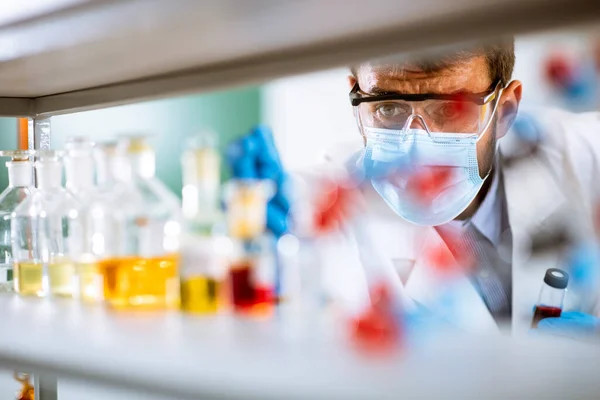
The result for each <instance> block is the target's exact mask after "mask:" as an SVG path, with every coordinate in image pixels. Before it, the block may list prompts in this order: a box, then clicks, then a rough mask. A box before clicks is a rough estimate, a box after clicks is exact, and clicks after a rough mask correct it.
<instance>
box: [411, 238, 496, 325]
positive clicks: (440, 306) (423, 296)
mask: <svg viewBox="0 0 600 400" xmlns="http://www.w3.org/2000/svg"><path fill="white" fill-rule="evenodd" d="M421 235H422V236H421V237H420V238H419V239H418V240H417V242H418V243H421V246H420V249H419V250H418V252H417V254H419V257H418V258H417V260H416V262H415V266H414V268H413V272H412V274H411V275H410V277H409V279H408V282H407V284H406V293H407V294H408V296H410V297H411V298H412V299H413V300H415V301H416V302H418V303H420V304H421V305H423V306H425V307H426V308H427V309H428V310H430V311H431V312H433V313H434V314H436V315H437V316H438V317H441V318H443V319H446V320H447V321H448V322H449V323H451V324H453V325H455V326H457V327H458V328H460V329H464V330H466V331H470V332H487V331H495V330H497V326H496V323H495V322H494V319H493V317H492V315H491V314H490V312H489V310H488V308H487V306H486V305H485V303H484V302H483V300H482V299H481V297H480V295H479V293H478V292H477V290H476V289H475V287H474V286H473V284H472V283H471V281H470V280H469V279H468V278H467V276H466V275H465V274H464V273H462V272H460V271H456V272H452V273H451V275H448V276H445V275H443V274H440V273H439V271H436V270H435V268H434V267H433V266H432V265H431V264H430V262H429V261H428V255H429V254H430V251H431V249H434V248H437V249H439V250H440V251H445V252H448V256H449V257H451V258H452V259H454V257H453V256H452V255H451V254H452V253H451V252H450V249H449V248H448V246H447V245H446V243H445V242H444V241H443V239H442V238H441V237H440V235H439V234H438V232H437V231H436V230H435V228H433V227H427V228H426V229H424V230H423V231H422V232H421Z"/></svg>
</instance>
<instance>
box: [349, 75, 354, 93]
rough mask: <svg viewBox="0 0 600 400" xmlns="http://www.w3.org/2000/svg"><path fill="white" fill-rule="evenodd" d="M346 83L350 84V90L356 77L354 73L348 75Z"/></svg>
mask: <svg viewBox="0 0 600 400" xmlns="http://www.w3.org/2000/svg"><path fill="white" fill-rule="evenodd" d="M348 85H349V86H350V90H352V88H353V87H354V85H356V78H355V77H354V75H348Z"/></svg>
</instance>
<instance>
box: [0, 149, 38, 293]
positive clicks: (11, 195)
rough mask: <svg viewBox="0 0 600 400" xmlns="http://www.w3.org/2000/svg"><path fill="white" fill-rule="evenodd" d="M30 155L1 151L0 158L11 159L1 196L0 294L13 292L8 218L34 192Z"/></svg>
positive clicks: (31, 154) (21, 151)
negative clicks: (6, 182)
mask: <svg viewBox="0 0 600 400" xmlns="http://www.w3.org/2000/svg"><path fill="white" fill-rule="evenodd" d="M33 154H34V152H33V151H29V150H12V151H0V157H10V158H11V160H10V161H7V162H6V168H7V169H8V187H7V188H6V189H4V191H3V192H2V193H1V194H0V292H12V291H13V290H14V287H13V256H12V239H11V219H12V214H13V212H14V211H15V209H16V208H17V206H18V205H19V204H21V202H23V200H25V199H26V198H27V197H29V196H30V195H31V193H32V191H33V190H34V188H33V162H32V161H31V158H32V156H33Z"/></svg>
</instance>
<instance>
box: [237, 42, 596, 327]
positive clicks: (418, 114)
mask: <svg viewBox="0 0 600 400" xmlns="http://www.w3.org/2000/svg"><path fill="white" fill-rule="evenodd" d="M514 62H515V55H514V42H513V39H512V38H511V39H508V40H505V39H503V40H499V41H496V42H493V43H486V44H482V45H480V46H477V47H474V48H469V49H465V50H462V51H457V52H455V53H453V54H448V55H446V56H444V57H440V58H436V59H429V60H416V61H412V62H404V63H365V64H361V65H360V66H358V67H356V68H353V69H352V75H351V76H350V77H349V83H350V89H351V92H350V99H351V102H352V105H353V107H354V113H355V116H356V119H357V124H358V127H359V130H360V133H361V135H362V138H363V145H364V149H363V150H361V151H360V152H359V153H357V154H355V155H354V156H353V157H343V158H341V159H336V158H335V157H333V161H334V163H337V164H340V165H345V167H346V168H347V169H349V170H356V169H358V170H359V171H360V172H361V173H362V174H363V176H364V177H365V181H367V182H369V183H370V185H368V187H367V188H366V189H365V190H363V192H364V193H365V197H366V198H367V204H368V206H367V208H369V209H371V210H367V211H368V212H366V215H368V216H370V217H372V218H370V219H371V222H373V221H374V222H375V223H374V225H375V226H376V227H377V228H376V229H375V230H374V231H369V230H368V227H367V226H366V225H362V226H361V227H360V228H359V229H356V230H355V235H354V238H353V239H352V240H353V242H354V243H355V245H356V246H355V247H356V248H357V249H358V251H357V253H356V256H357V257H356V258H359V259H361V261H362V262H363V263H365V260H368V259H372V258H373V255H374V254H375V251H374V250H373V248H374V247H378V250H377V254H378V256H377V257H379V256H381V255H382V254H383V257H384V258H386V259H387V260H388V261H390V260H391V261H392V262H393V261H394V260H399V259H405V258H414V259H415V261H414V266H413V268H412V272H411V273H410V275H409V277H408V279H407V282H406V285H405V293H406V294H407V295H408V296H409V297H410V298H411V299H412V300H415V301H416V302H417V303H419V304H421V305H423V306H425V307H427V308H429V309H430V310H431V311H433V312H434V313H436V314H438V315H439V316H440V317H442V318H446V319H449V320H451V322H453V323H455V324H456V325H458V326H460V327H462V328H465V329H469V330H487V329H489V328H491V327H495V326H496V324H501V325H502V324H503V323H504V322H506V321H511V319H512V325H513V327H514V328H516V329H522V328H529V326H530V324H531V317H532V308H533V306H534V304H535V303H536V301H537V294H538V291H539V288H540V286H541V284H542V278H543V276H544V271H545V270H546V269H547V268H551V267H555V266H557V265H558V266H562V265H561V264H560V261H561V260H560V259H559V257H561V256H562V253H560V252H558V251H555V252H554V253H553V252H550V255H548V254H544V256H543V257H538V256H537V255H536V254H533V255H532V254H531V251H530V250H531V246H529V245H528V244H529V243H531V238H535V237H536V235H539V234H540V233H547V232H549V231H552V229H549V228H547V227H546V225H558V226H559V227H563V225H565V226H566V225H568V223H569V221H570V222H573V221H575V222H576V223H575V224H574V225H576V228H577V229H578V230H579V231H580V232H584V234H589V233H591V232H593V227H592V226H591V222H590V221H591V214H590V213H591V210H592V206H593V205H594V203H595V201H596V193H595V192H594V191H593V190H592V188H594V187H595V186H596V185H595V183H596V182H594V178H595V176H597V174H598V172H600V171H599V170H598V169H599V168H600V167H599V166H600V163H599V161H600V159H599V155H600V136H598V135H600V129H599V127H600V120H599V118H598V115H596V114H590V115H587V116H582V117H578V119H575V117H574V116H572V115H570V114H568V113H560V112H554V113H545V114H538V115H536V117H537V118H538V120H541V121H542V122H543V125H544V126H543V127H542V129H541V130H542V132H543V133H545V134H546V136H547V137H546V138H545V140H544V142H543V143H541V144H538V143H534V144H533V145H532V144H531V143H520V144H519V143H517V151H516V152H515V151H511V150H510V144H511V141H512V142H514V141H515V139H518V137H517V138H515V137H512V138H507V139H506V141H505V140H502V141H500V139H503V138H504V137H505V136H506V135H507V133H508V132H509V129H510V128H511V126H512V125H513V123H514V121H515V119H516V117H517V113H518V110H519V103H520V101H521V95H522V84H521V83H520V82H519V81H511V75H512V71H513V67H514ZM567 128H568V129H569V131H570V132H568V135H567V134H566V133H567V132H566V130H567ZM594 135H595V136H594ZM513 136H515V135H513ZM516 136H518V135H516ZM244 141H245V143H246V146H245V148H251V147H253V148H255V149H259V150H256V151H254V152H253V154H252V155H251V154H250V153H251V152H240V151H238V152H237V154H238V156H237V157H234V158H233V168H234V173H235V174H236V175H242V176H243V175H247V174H248V170H249V169H248V168H250V169H251V170H253V172H252V173H250V175H252V176H259V177H265V178H275V180H276V181H278V182H281V180H282V176H283V175H282V174H281V173H279V172H277V171H281V168H280V166H281V163H280V161H279V158H278V156H277V153H276V150H275V148H274V145H273V144H272V139H271V138H270V137H269V134H268V132H266V131H265V130H264V129H258V130H257V131H255V132H254V133H253V134H251V135H250V136H248V137H247V138H246V139H244ZM244 141H243V142H244ZM517 141H518V140H517ZM504 142H506V145H504ZM248 143H254V145H253V146H249V145H248ZM238 144H239V143H238ZM497 144H500V146H498V145H497ZM513 145H514V143H513ZM526 145H531V146H532V147H531V150H532V151H531V153H532V154H530V155H529V156H528V157H527V158H526V159H524V161H515V160H516V159H517V158H518V157H516V155H515V154H517V153H519V151H522V150H523V148H524V147H525V146H526ZM238 147H239V148H241V147H240V146H238ZM504 147H506V148H507V149H506V150H505V149H504ZM263 148H264V150H260V149H263ZM499 148H500V150H499ZM513 153H515V154H513ZM346 156H348V155H346ZM253 167H256V168H254V169H253ZM261 171H263V172H261ZM264 171H266V172H264ZM373 189H374V190H375V192H376V193H377V194H378V195H379V196H380V198H379V199H376V198H374V197H373V196H370V195H369V191H370V192H372V191H373ZM381 200H383V201H384V202H385V204H386V205H387V207H388V210H387V213H385V212H384V213H383V214H382V213H381V210H380V209H381V204H377V203H381ZM281 204H282V203H281V196H279V199H277V198H276V200H275V201H274V202H273V203H271V204H270V210H269V218H270V221H269V222H270V224H269V225H270V227H271V228H272V229H273V230H274V231H275V232H276V233H278V231H279V232H282V231H284V230H285V218H284V216H285V212H286V211H287V208H286V207H285V206H284V207H282V206H281ZM374 209H379V211H377V212H372V211H373V210H374ZM363 219H364V218H363ZM382 221H383V222H382ZM405 221H408V222H410V223H412V224H414V225H412V226H408V225H407V224H406V223H405ZM571 225H573V224H571ZM553 229H558V228H553ZM565 229H567V228H565ZM365 232H374V233H373V234H365ZM368 236H370V237H368ZM417 236H418V237H420V238H421V240H420V241H419V244H420V245H421V246H420V247H419V250H417V253H416V255H415V254H402V253H406V251H404V250H405V249H403V250H402V251H398V249H399V248H401V247H402V243H404V242H406V241H407V240H408V241H414V237H417ZM456 238H460V240H458V241H457V240H456ZM361 240H362V241H366V242H368V243H367V244H365V243H361ZM373 242H377V243H376V245H378V246H373ZM383 242H385V243H384V245H382V243H383ZM432 251H442V252H443V251H445V252H448V253H449V254H451V257H453V258H454V259H455V260H460V259H461V257H462V256H463V255H464V254H468V255H469V256H471V257H473V258H475V259H476V260H477V262H476V263H475V266H474V267H473V268H472V269H470V270H468V271H462V272H464V273H461V274H454V275H453V276H452V279H450V282H451V283H450V284H449V279H442V278H443V277H440V274H439V273H438V272H439V270H438V269H436V267H435V266H434V265H432V262H431V257H428V256H427V255H428V254H430V253H431V252H432ZM344 253H345V254H348V250H347V249H345V250H344ZM546 253H548V252H546ZM365 254H369V256H368V257H366V256H365ZM378 260H379V259H378ZM367 262H368V261H367ZM377 263H382V262H379V261H377ZM449 287H452V289H453V293H454V294H455V295H454V297H453V300H452V301H453V303H454V304H455V307H453V308H452V310H451V314H449V312H450V311H448V310H443V308H444V307H440V305H443V303H444V301H442V300H441V299H442V298H443V294H444V293H446V292H447V291H448V288H449ZM586 290H587V291H586V292H585V293H583V292H584V291H582V293H578V295H579V297H580V298H581V297H582V296H583V297H585V298H586V299H587V300H590V298H591V297H593V296H596V295H597V290H598V287H597V286H592V287H591V289H590V288H589V287H588V288H587V289H586ZM584 303H585V304H586V306H585V308H586V309H582V308H583V305H582V304H584ZM573 306H574V307H575V308H579V311H584V312H587V313H594V312H598V310H597V309H594V307H595V305H594V304H593V302H591V301H585V302H582V303H580V304H574V305H573ZM457 310H458V311H457ZM567 316H568V317H569V318H568V319H570V320H571V319H573V318H575V319H576V320H577V321H576V322H580V321H583V322H582V324H583V325H585V326H586V327H589V326H594V324H596V323H597V320H595V319H593V317H590V316H587V315H583V316H581V315H579V314H577V315H576V316H573V315H570V314H569V315H567ZM560 323H562V321H560ZM544 325H545V324H540V326H541V327H544ZM550 325H552V324H550ZM559 325H560V324H559ZM568 325H569V326H573V325H576V324H573V323H572V321H568Z"/></svg>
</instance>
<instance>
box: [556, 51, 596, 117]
mask: <svg viewBox="0 0 600 400" xmlns="http://www.w3.org/2000/svg"><path fill="white" fill-rule="evenodd" d="M597 90H598V76H597V74H596V68H595V65H594V64H593V63H592V62H591V60H585V61H584V62H583V63H582V64H581V65H579V68H577V71H576V73H575V74H574V76H573V79H571V81H570V82H568V84H567V85H566V86H565V88H564V96H565V98H566V100H567V101H570V102H574V103H577V105H579V106H585V105H594V104H595V103H596V101H597V96H598V93H597Z"/></svg>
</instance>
